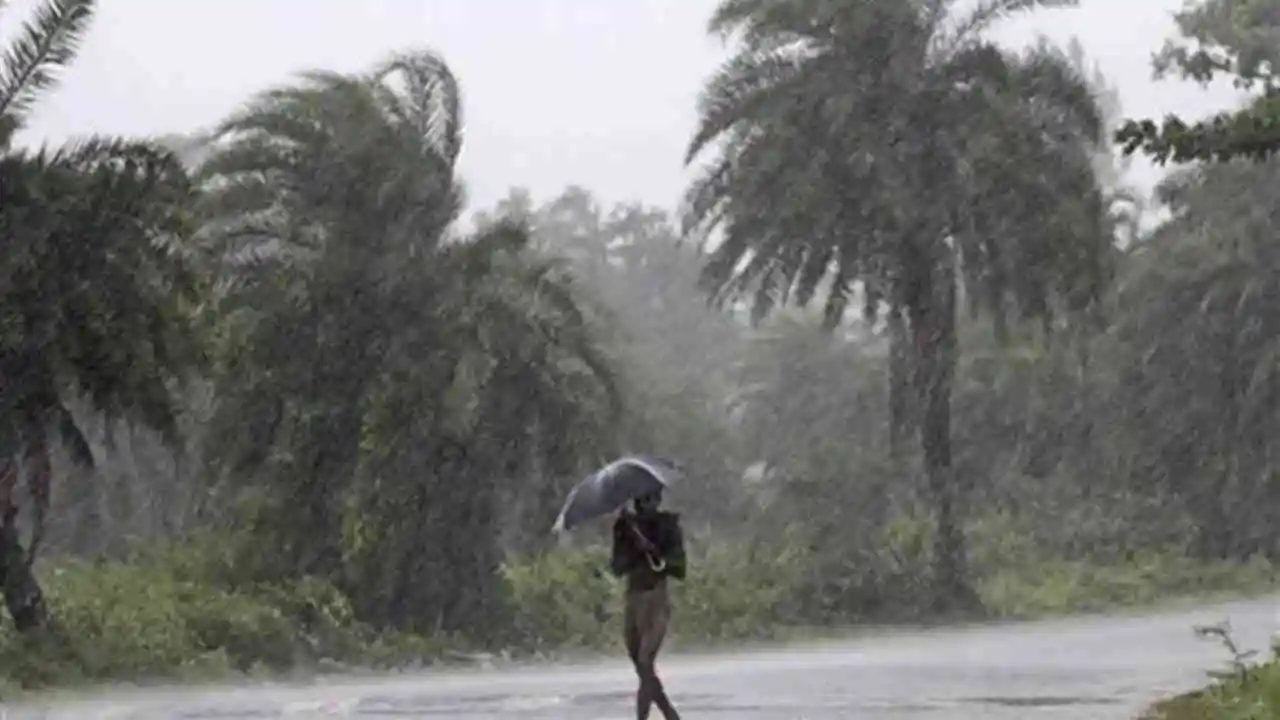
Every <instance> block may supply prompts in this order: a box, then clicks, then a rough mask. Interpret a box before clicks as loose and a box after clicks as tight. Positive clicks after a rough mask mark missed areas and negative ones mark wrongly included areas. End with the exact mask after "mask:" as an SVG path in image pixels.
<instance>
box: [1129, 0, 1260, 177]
mask: <svg viewBox="0 0 1280 720" xmlns="http://www.w3.org/2000/svg"><path fill="white" fill-rule="evenodd" d="M1276 10H1277V5H1276V3H1275V0H1198V1H1197V2H1192V3H1188V4H1187V6H1186V7H1184V8H1183V9H1182V10H1181V11H1179V12H1177V13H1175V14H1174V20H1175V22H1176V23H1177V26H1178V32H1179V37H1177V38H1175V39H1171V40H1169V41H1168V42H1167V43H1166V44H1165V46H1164V48H1162V49H1161V51H1160V53H1159V54H1157V55H1156V58H1155V70H1156V76H1157V77H1163V76H1165V75H1169V74H1176V75H1179V76H1181V77H1182V78H1184V79H1189V80H1195V81H1197V82H1200V83H1207V82H1209V81H1210V80H1212V79H1213V78H1214V77H1216V76H1220V75H1223V74H1226V75H1230V76H1231V77H1232V82H1233V83H1234V84H1235V86H1236V87H1237V88H1242V89H1251V88H1258V89H1260V90H1261V93H1260V95H1259V96H1258V97H1256V98H1254V99H1253V100H1252V101H1251V102H1249V103H1248V104H1247V105H1246V106H1245V107H1243V108H1241V109H1239V110H1236V111H1233V112H1224V113H1217V114H1215V115H1213V116H1212V117H1210V118H1208V119H1205V120H1201V121H1199V122H1193V123H1188V122H1186V121H1184V120H1182V119H1181V118H1178V117H1177V116H1174V115H1170V116H1167V117H1166V118H1165V119H1164V120H1163V121H1162V122H1161V123H1160V124H1159V125H1157V124H1156V123H1155V122H1154V121H1152V120H1130V121H1127V122H1126V123H1125V124H1124V126H1123V127H1121V128H1120V129H1119V131H1117V133H1116V137H1115V139H1116V142H1118V143H1120V144H1121V145H1122V146H1123V150H1124V152H1125V153H1126V154H1132V153H1135V152H1139V151H1141V152H1144V153H1146V154H1147V155H1149V156H1150V157H1151V158H1153V159H1154V160H1155V161H1156V162H1158V163H1161V164H1163V163H1165V162H1169V161H1173V162H1175V163H1189V162H1194V161H1199V160H1204V161H1212V162H1226V161H1228V160H1231V159H1233V158H1242V159H1252V160H1266V159H1268V158H1270V157H1271V156H1272V155H1274V154H1275V152H1276V150H1277V149H1280V95H1277V90H1280V88H1278V87H1277V85H1276V79H1277V78H1276V75H1275V74H1274V73H1275V70H1274V68H1276V67H1277V64H1278V61H1280V54H1278V53H1277V51H1276V48H1277V44H1276V37H1277V32H1280V15H1278V14H1277V12H1276Z"/></svg>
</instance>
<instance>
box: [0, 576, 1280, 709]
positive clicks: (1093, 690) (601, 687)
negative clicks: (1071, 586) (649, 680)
mask: <svg viewBox="0 0 1280 720" xmlns="http://www.w3.org/2000/svg"><path fill="white" fill-rule="evenodd" d="M1278 613H1280V598H1277V599H1271V600H1253V601H1247V602H1237V603H1226V604H1220V605H1214V606H1208V607H1203V608H1199V609H1195V610H1178V611H1166V612H1162V613H1159V614H1154V615H1146V616H1124V617H1109V618H1087V619H1069V620H1058V621H1049V622H1040V623H1027V624H1016V625H1003V626H995V627H972V628H964V629H952V630H936V631H922V632H901V633H896V632H888V633H883V634H877V635H875V636H868V637H863V638H860V639H855V640H849V641H840V642H831V643H822V644H813V645H808V646H805V647H803V648H796V649H787V650H767V651H760V652H751V653H742V654H731V655H703V656H698V655H684V656H682V655H678V654H674V655H672V656H670V657H667V658H666V659H665V662H662V663H660V670H661V671H662V674H663V676H664V679H665V682H666V684H667V688H668V691H669V692H670V694H671V696H672V699H673V700H674V701H675V702H676V704H677V706H678V707H679V708H680V710H681V711H682V714H683V715H684V717H685V718H694V719H696V718H722V719H726V720H727V719H728V718H734V719H735V720H820V719H821V720H827V719H834V718H842V719H847V718H866V719H881V718H883V719H886V720H887V719H889V718H903V719H911V720H925V719H936V720H944V719H945V720H976V719H977V718H983V719H988V718H991V719H995V720H1003V719H1006V718H1007V719H1009V720H1012V719H1014V718H1017V719H1018V720H1038V719H1040V718H1044V719H1046V720H1047V719H1049V718H1056V719H1073V720H1074V719H1076V718H1079V719H1080V720H1085V719H1087V720H1107V719H1108V718H1116V719H1117V720H1119V719H1121V718H1132V717H1133V715H1134V714H1135V713H1136V712H1138V711H1139V710H1140V709H1141V708H1142V707H1144V706H1146V705H1147V704H1149V703H1150V702H1151V701H1152V700H1154V699H1156V698H1158V697H1161V696H1164V695H1166V694H1170V693H1174V692H1177V691H1180V690H1183V689H1188V688H1191V687H1195V686H1197V685H1201V684H1203V682H1204V680H1205V675H1204V673H1205V671H1206V670H1211V669H1218V668H1220V667H1222V666H1223V663H1224V661H1225V660H1226V659H1227V655H1226V651H1225V650H1224V649H1223V648H1222V647H1221V645H1220V644H1218V643H1217V642H1216V641H1209V640H1201V639H1198V638H1196V637H1195V635H1194V633H1193V632H1192V626H1193V625H1197V624H1213V623H1217V622H1220V621H1222V620H1224V619H1230V621H1231V624H1232V626H1233V631H1234V634H1235V637H1236V640H1237V642H1239V643H1240V644H1241V645H1243V646H1245V647H1248V648H1253V649H1258V650H1265V648H1266V647H1267V644H1268V643H1269V641H1270V637H1271V635H1272V633H1273V632H1276V631H1277V630H1280V615H1278ZM633 690H634V680H633V676H632V675H631V673H630V670H629V668H627V667H626V666H625V665H622V664H617V663H600V664H595V665H591V666H563V667H554V666H553V667H546V666H543V667H535V668H522V669H518V670H515V669H504V670H489V671H465V672H464V671H442V672H436V673H430V674H422V675H416V676H413V677H411V678H410V677H405V676H398V677H395V678H388V679H384V680H349V681H335V680H326V681H324V682H322V683H316V684H313V685H309V686H305V687H303V686H247V687H234V688H225V689H202V690H186V691H183V690H173V691H153V692H148V693H145V694H137V695H133V696H130V695H129V694H126V693H112V694H107V695H104V696H101V697H100V698H98V699H97V700H96V701H95V702H84V703H80V702H77V703H75V704H69V703H66V702H63V703H60V704H56V705H52V706H49V707H38V706H25V707H10V708H7V709H6V710H5V712H4V713H0V719H2V720H37V719H41V720H55V719H57V720H63V719H65V720H71V719H72V718H76V719H88V718H102V719H104V720H105V719H107V718H111V719H112V720H126V719H128V720H177V719H179V718H181V719H184V720H188V719H189V720H195V719H196V718H200V719H202V720H214V719H221V718H293V719H295V720H300V719H301V718H399V719H404V720H410V719H413V718H423V719H432V720H434V719H436V718H461V719H463V720H499V719H502V720H548V719H550V718H556V719H557V720H613V719H615V718H616V719H617V720H626V719H627V718H632V717H634V712H633V710H632V709H631V705H632V698H633V695H632V693H633ZM656 716H657V713H656V710H655V717H656Z"/></svg>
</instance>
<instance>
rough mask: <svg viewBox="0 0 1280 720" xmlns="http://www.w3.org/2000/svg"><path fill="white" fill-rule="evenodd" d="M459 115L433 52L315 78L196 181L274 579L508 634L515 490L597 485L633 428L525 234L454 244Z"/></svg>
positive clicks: (228, 371)
mask: <svg viewBox="0 0 1280 720" xmlns="http://www.w3.org/2000/svg"><path fill="white" fill-rule="evenodd" d="M393 80H395V81H397V82H392V81H393ZM459 107H460V100H459V91H458V84H457V81H456V79H455V78H454V76H453V75H452V73H451V71H450V70H449V68H448V66H447V65H446V64H445V63H444V62H443V60H442V59H441V58H440V57H439V56H437V55H435V54H434V53H432V52H430V51H419V52H412V53H403V54H398V55H396V56H394V57H393V58H391V59H390V60H388V61H387V62H385V63H383V64H380V65H379V66H378V67H376V68H375V69H374V70H373V71H371V72H369V73H363V74H359V75H340V74H334V73H307V74H305V75H304V76H303V77H302V80H301V82H299V83H297V84H294V85H291V86H287V87H282V88H279V89H276V90H271V91H268V92H266V93H263V94H262V95H260V96H258V97H257V98H255V99H254V100H253V101H252V102H251V103H250V104H249V105H248V106H246V107H245V108H244V109H243V110H241V111H240V112H237V113H236V114H235V115H233V116H232V117H231V118H229V119H228V120H227V121H226V122H225V123H223V124H222V125H221V126H220V127H219V128H218V129H217V131H216V132H215V133H214V140H213V147H214V149H213V151H212V154H211V156H210V157H209V159H208V161H207V162H206V163H205V164H204V166H203V167H202V171H201V176H202V178H203V181H204V185H205V187H206V189H207V191H208V196H207V203H206V206H205V208H204V210H205V213H206V215H205V218H206V221H207V222H206V224H205V226H204V228H203V231H202V235H201V237H202V239H203V241H204V243H205V247H206V249H207V250H208V252H209V254H210V258H211V260H213V261H214V262H216V263H218V264H219V265H220V266H221V267H222V268H223V272H222V275H221V277H222V278H223V280H224V282H223V285H222V291H223V292H224V293H225V296H224V297H223V299H222V306H223V308H224V309H225V310H226V312H227V315H226V317H227V318H228V321H227V322H226V324H225V325H224V327H223V331H224V342H225V345H224V351H223V352H222V353H221V356H220V357H221V359H222V368H221V372H220V373H219V387H220V396H221V400H220V407H219V409H218V410H217V412H216V413H215V415H216V418H215V423H214V425H215V436H216V439H215V446H216V447H217V448H218V452H219V455H220V456H221V457H222V459H223V460H224V461H229V462H230V464H229V465H225V466H224V468H225V469H226V470H227V471H228V472H227V475H228V476H229V477H231V478H236V477H239V478H240V479H248V480H253V481H255V482H256V484H259V485H261V484H265V485H266V486H267V487H268V488H269V489H270V491H271V492H270V499H269V500H268V502H269V504H270V508H269V509H272V510H274V511H275V512H277V513H279V515H277V516H273V518H274V519H275V520H276V521H275V522H268V523H266V525H267V526H268V527H269V528H270V530H269V532H271V533H275V534H274V535H269V536H264V540H266V539H270V540H271V541H272V543H273V545H274V546H275V547H278V548H279V549H280V552H279V557H278V560H279V561H280V562H281V563H282V565H281V566H278V568H277V569H281V570H283V569H284V568H287V569H288V572H290V573H293V572H296V570H297V569H299V568H301V569H302V570H303V571H304V572H312V573H319V574H323V575H327V576H330V577H334V578H338V579H340V580H341V581H343V582H344V583H345V584H346V586H347V589H348V590H349V591H350V592H351V594H352V596H353V598H354V599H355V601H356V604H357V605H358V607H359V609H360V610H361V612H362V613H363V614H364V615H365V616H366V617H368V618H369V619H371V620H375V621H378V622H390V623H395V624H397V625H401V626H415V625H416V626H420V627H422V628H424V629H425V628H427V627H432V628H435V627H437V626H439V627H445V628H448V629H454V628H461V627H468V626H473V625H474V623H477V622H482V621H483V622H488V621H490V620H492V616H491V615H486V613H487V612H489V611H491V610H492V609H493V604H492V603H493V600H494V596H495V593H494V592H492V591H493V589H494V583H495V582H496V581H497V579H498V578H497V575H496V573H495V572H492V570H494V568H495V566H496V565H497V563H498V561H499V560H500V557H499V556H498V555H497V553H498V544H497V542H496V536H497V532H496V529H497V521H496V519H495V512H496V508H495V507H494V506H495V505H496V504H497V503H498V498H499V496H502V495H503V493H504V492H505V491H506V490H507V488H505V487H503V483H504V482H506V483H512V484H515V483H521V484H523V483H526V482H527V479H528V478H529V477H531V476H540V477H548V476H551V475H553V474H554V473H550V472H534V469H535V466H537V467H538V468H542V469H545V468H547V467H551V468H554V469H556V470H560V471H564V470H565V469H566V466H570V467H571V466H573V465H574V464H575V461H578V462H580V461H581V456H582V455H583V454H584V453H586V452H587V451H588V449H589V448H591V447H592V444H593V443H595V442H607V441H608V440H609V439H610V437H609V428H610V426H611V423H612V422H613V421H615V420H616V419H617V416H618V414H619V410H618V408H617V407H616V393H615V388H614V380H613V378H612V375H611V366H610V362H609V360H608V358H607V357H606V356H605V355H604V353H603V351H602V350H601V349H600V348H599V347H598V345H597V343H596V340H595V335H594V330H593V327H592V326H591V323H590V322H588V321H587V320H586V319H585V318H584V317H583V314H582V312H581V311H580V308H579V307H578V303H579V302H580V298H579V296H578V294H577V293H576V291H575V289H574V288H573V286H572V282H571V279H570V278H568V276H567V275H566V274H565V273H564V272H563V268H562V267H561V266H560V264H559V263H556V262H552V261H550V260H547V259H546V258H543V257H540V256H538V255H537V254H536V253H534V252H533V251H532V250H531V249H530V248H529V247H528V237H527V235H528V233H527V231H526V229H525V228H524V227H523V226H522V225H520V224H519V223H512V222H505V221H503V222H496V223H490V224H487V226H486V227H485V229H484V230H483V231H482V232H481V233H480V234H479V235H478V236H476V237H470V238H464V237H457V236H455V235H454V234H453V230H452V223H453V222H454V221H455V220H456V219H457V216H458V212H459V208H460V206H461V188H460V186H459V184H458V181H457V178H456V176H455V162H456V160H457V156H458V152H459V150H460V140H461V132H460V128H461V118H460V110H459ZM246 418H249V419H250V420H249V421H247V422H246V420H245V419H246ZM240 468H243V470H244V471H243V472H241V470H240ZM569 474H570V475H571V473H569ZM528 492H532V493H534V494H535V495H536V494H537V492H538V491H537V489H536V488H530V489H528ZM517 494H518V493H517ZM281 516H283V517H281ZM285 518H287V519H285ZM441 574H444V575H449V576H451V577H455V578H459V585H458V586H463V585H465V586H466V587H467V588H468V592H466V593H447V592H445V588H444V587H442V586H441V585H440V584H439V583H437V582H435V581H434V580H433V578H436V577H439V576H441ZM463 578H465V579H466V580H465V582H464V580H462V579H463ZM458 586H455V587H458Z"/></svg>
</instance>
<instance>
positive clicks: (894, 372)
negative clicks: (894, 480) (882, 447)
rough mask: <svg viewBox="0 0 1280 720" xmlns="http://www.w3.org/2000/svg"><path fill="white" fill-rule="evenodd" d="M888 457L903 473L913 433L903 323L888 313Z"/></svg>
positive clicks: (908, 356)
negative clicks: (910, 436) (907, 443)
mask: <svg viewBox="0 0 1280 720" xmlns="http://www.w3.org/2000/svg"><path fill="white" fill-rule="evenodd" d="M888 322H889V453H890V455H892V457H893V460H894V464H895V465H896V466H897V468H898V471H899V472H903V471H905V469H906V467H907V464H906V458H905V456H904V451H905V449H906V441H907V436H908V435H909V434H910V433H911V432H912V431H914V430H915V429H916V417H915V405H916V403H915V402H913V400H915V398H914V397H913V392H912V391H913V388H912V387H911V376H912V372H913V371H912V365H913V364H914V363H913V358H912V356H911V347H910V342H911V341H910V339H909V337H908V335H907V328H906V320H905V319H904V318H903V317H902V311H901V310H899V309H897V308H894V309H893V310H891V311H890V312H889V318H888Z"/></svg>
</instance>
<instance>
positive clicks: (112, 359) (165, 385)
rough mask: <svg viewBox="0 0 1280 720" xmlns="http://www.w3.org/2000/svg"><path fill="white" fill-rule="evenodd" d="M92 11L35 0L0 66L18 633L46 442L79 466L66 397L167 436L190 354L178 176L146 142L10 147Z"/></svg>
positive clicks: (1, 472) (0, 400) (9, 527)
mask: <svg viewBox="0 0 1280 720" xmlns="http://www.w3.org/2000/svg"><path fill="white" fill-rule="evenodd" d="M93 9H94V3H92V2H88V1H86V0H79V1H72V0H61V1H58V0H53V1H50V2H46V3H44V4H42V5H40V6H39V7H38V8H37V9H36V10H35V12H34V14H33V19H32V20H31V21H30V22H28V23H26V24H25V25H24V26H23V27H22V28H21V30H20V32H19V34H18V36H17V38H16V39H14V40H13V41H12V43H11V46H10V48H9V50H8V52H7V53H6V54H5V55H4V57H3V66H2V67H0V238H2V241H3V243H4V251H3V253H0V584H2V585H3V587H4V594H5V600H6V604H7V606H8V609H9V611H10V613H11V614H12V615H13V617H14V619H15V621H16V622H17V625H18V627H19V628H20V629H24V630H25V629H30V628H33V627H37V626H39V625H41V624H43V622H44V620H45V618H46V611H45V609H44V607H43V601H42V597H41V594H40V591H39V588H38V586H37V585H36V583H35V579H34V576H33V575H32V573H31V564H32V562H33V561H34V559H35V555H36V550H37V548H38V546H39V543H40V538H41V533H42V529H43V526H44V514H45V510H46V508H47V506H48V502H49V494H50V486H51V482H52V478H51V474H52V469H51V468H52V462H51V457H50V456H51V452H52V449H53V447H54V446H55V444H57V443H59V442H61V443H63V444H65V445H66V446H67V447H68V448H69V449H70V450H71V451H72V452H71V455H72V457H73V458H74V459H75V460H77V461H78V462H80V463H82V464H92V461H93V457H92V454H91V453H90V452H89V446H88V443H87V442H86V441H85V438H84V435H83V433H82V432H81V430H80V428H79V427H78V426H77V424H76V422H75V420H74V418H73V417H72V414H71V411H70V410H69V408H68V402H70V401H71V400H73V399H77V398H83V399H85V400H87V401H88V402H89V404H90V405H91V406H92V408H93V409H95V410H97V411H99V412H102V413H105V414H106V415H107V417H109V418H115V417H127V418H130V419H131V420H134V421H137V422H140V423H141V424H144V425H148V426H151V427H153V428H156V429H158V430H160V431H162V432H163V433H165V434H166V435H167V436H169V438H170V439H173V436H174V435H175V430H176V423H175V413H176V410H175V402H174V399H173V396H172V394H171V390H172V386H171V381H172V380H174V379H175V378H179V377H182V376H183V375H184V374H185V371H186V370H187V369H189V368H190V367H191V366H192V364H193V363H194V362H195V361H196V360H197V350H198V346H197V344H196V342H195V336H194V334H193V330H192V327H193V326H192V323H191V322H190V311H191V309H192V307H193V306H194V297H195V294H196V289H197V287H196V283H195V281H194V279H193V277H192V275H191V273H190V272H189V270H188V265H187V258H186V256H185V255H186V254H185V251H184V249H183V245H182V240H183V238H184V237H185V235H186V229H187V228H186V216H185V211H184V207H185V206H186V203H187V200H188V197H189V190H190V188H189V184H188V182H187V177H186V174H185V172H184V171H183V169H182V167H181V166H180V165H179V164H178V163H177V162H176V161H175V159H174V158H173V157H172V156H171V155H169V154H168V153H166V152H164V151H161V150H159V149H157V148H154V147H152V146H150V145H147V144H144V143H131V142H125V141H122V140H114V139H110V138H95V139H89V140H86V141H84V142H81V143H77V144H74V145H71V146H68V147H65V148H61V149H48V148H46V149H41V150H38V151H35V152H29V151H19V150H15V149H13V147H12V141H13V136H14V133H16V132H17V131H18V130H20V129H21V128H22V127H23V126H24V124H25V122H26V121H27V119H28V116H29V113H30V112H31V110H32V108H33V107H34V103H35V101H36V100H37V99H38V98H39V96H40V95H41V93H43V92H45V91H47V90H48V89H50V88H51V87H52V86H53V84H54V81H55V79H56V77H57V72H58V71H59V70H60V69H62V68H63V67H65V66H66V65H67V64H68V63H70V62H71V60H72V59H73V57H74V56H75V51H76V48H77V46H78V44H79V41H80V39H81V37H82V36H83V34H84V32H85V31H86V29H87V27H88V24H89V21H90V19H91V18H92V15H93ZM21 465H25V469H26V473H25V474H26V479H27V488H28V495H29V497H30V507H31V508H32V510H33V513H32V518H31V525H32V528H33V533H32V539H31V541H30V544H29V546H28V547H27V548H26V549H25V550H24V549H23V548H22V547H21V542H20V540H19V535H18V528H17V525H16V520H17V518H18V504H17V495H16V485H17V480H18V478H19V475H20V473H19V468H20V466H21Z"/></svg>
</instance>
